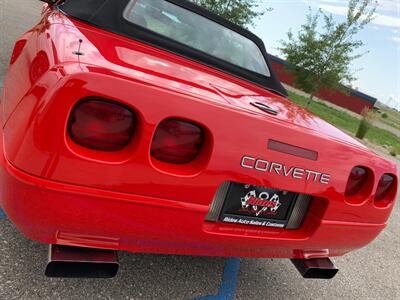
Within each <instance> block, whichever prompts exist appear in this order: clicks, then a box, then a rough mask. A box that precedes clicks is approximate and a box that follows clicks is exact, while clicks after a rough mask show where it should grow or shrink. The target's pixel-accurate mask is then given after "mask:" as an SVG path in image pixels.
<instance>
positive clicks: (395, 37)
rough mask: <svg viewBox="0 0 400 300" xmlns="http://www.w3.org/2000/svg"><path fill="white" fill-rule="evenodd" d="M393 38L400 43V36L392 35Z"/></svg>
mask: <svg viewBox="0 0 400 300" xmlns="http://www.w3.org/2000/svg"><path fill="white" fill-rule="evenodd" d="M391 40H392V41H393V42H395V43H400V36H392V38H391Z"/></svg>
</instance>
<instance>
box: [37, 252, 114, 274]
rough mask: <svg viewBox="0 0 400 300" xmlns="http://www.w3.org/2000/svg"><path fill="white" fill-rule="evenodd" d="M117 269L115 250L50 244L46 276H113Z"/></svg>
mask: <svg viewBox="0 0 400 300" xmlns="http://www.w3.org/2000/svg"><path fill="white" fill-rule="evenodd" d="M118 269H119V263H118V255H117V252H116V251H113V250H105V249H92V248H81V247H70V246H61V245H50V247H49V261H48V263H47V266H46V271H45V275H46V276H47V277H63V278H113V277H115V275H117V273H118Z"/></svg>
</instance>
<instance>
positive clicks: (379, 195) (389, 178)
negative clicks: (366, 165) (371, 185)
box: [375, 174, 395, 201]
mask: <svg viewBox="0 0 400 300" xmlns="http://www.w3.org/2000/svg"><path fill="white" fill-rule="evenodd" d="M394 182H395V179H394V176H393V175H391V174H384V175H383V176H382V177H381V179H380V180H379V183H378V188H377V189H376V193H375V201H381V200H383V199H385V197H386V195H387V194H388V192H389V191H390V189H391V187H392V186H393V184H394Z"/></svg>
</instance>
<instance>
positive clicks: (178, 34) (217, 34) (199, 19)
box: [124, 0, 270, 77]
mask: <svg viewBox="0 0 400 300" xmlns="http://www.w3.org/2000/svg"><path fill="white" fill-rule="evenodd" d="M124 18H125V19H126V20H127V21H129V22H131V23H133V24H135V25H138V26H141V27H143V28H146V29H148V30H150V31H152V32H155V33H157V34H159V35H162V36H164V37H167V38H169V39H172V40H174V41H176V42H178V43H181V44H183V45H185V46H189V47H191V48H193V49H196V50H198V51H201V52H204V53H206V54H208V55H211V56H214V57H216V58H218V59H220V60H223V61H225V62H228V63H231V64H233V65H236V66H238V67H241V68H244V69H246V70H249V71H253V72H255V73H257V74H261V75H263V76H267V77H270V71H269V69H268V66H267V63H266V61H265V58H264V56H263V54H262V52H261V50H260V49H259V48H258V46H257V45H256V44H255V43H254V42H253V41H252V40H250V39H248V38H246V37H245V36H243V35H241V34H239V33H237V32H235V31H233V30H230V29H229V28H226V27H224V26H222V25H220V24H219V23H216V22H214V21H212V20H210V19H207V18H205V17H203V16H201V15H198V14H196V13H194V12H191V11H189V10H187V9H184V8H182V7H180V6H178V5H175V4H173V3H170V2H168V1H160V0H131V1H129V3H128V5H127V7H126V9H125V11H124Z"/></svg>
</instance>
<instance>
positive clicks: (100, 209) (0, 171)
mask: <svg viewBox="0 0 400 300" xmlns="http://www.w3.org/2000/svg"><path fill="white" fill-rule="evenodd" d="M0 187H1V188H0V197H1V198H0V199H1V201H2V206H3V208H4V210H5V211H6V213H7V215H8V216H9V218H10V219H11V220H12V221H13V222H14V223H15V224H16V226H17V227H18V229H19V230H20V231H21V232H23V233H24V234H25V235H26V236H27V237H29V238H31V239H33V240H36V241H40V242H43V243H47V244H61V245H71V246H82V247H94V248H105V249H113V250H127V251H131V252H146V253H165V254H184V255H210V256H242V257H271V258H272V257H274V258H311V257H327V256H338V255H343V254H345V253H347V252H349V251H352V250H354V249H357V248H360V247H362V246H365V245H366V244H367V243H369V242H370V241H372V240H373V239H374V238H375V237H376V236H377V235H378V234H379V233H380V231H381V230H382V229H383V228H384V227H385V224H364V223H362V224H360V223H347V222H339V221H328V220H320V219H318V218H316V217H313V216H312V215H308V216H307V217H306V220H305V223H304V224H303V226H302V227H301V228H300V229H298V230H293V231H290V230H284V229H277V228H270V229H269V228H258V227H252V226H241V225H231V224H223V223H211V222H206V221H205V217H206V215H207V212H208V209H209V207H208V206H203V205H197V204H189V203H183V202H180V201H172V200H165V199H158V198H153V197H144V196H139V195H133V194H124V193H115V192H112V191H106V190H99V189H92V188H88V187H83V186H76V185H70V184H64V183H58V182H54V181H48V180H45V179H42V178H39V177H35V176H31V175H29V174H27V173H25V172H23V171H21V170H19V169H17V168H15V167H13V166H12V165H11V164H10V163H9V162H8V161H7V159H5V158H4V155H2V163H1V167H0Z"/></svg>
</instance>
